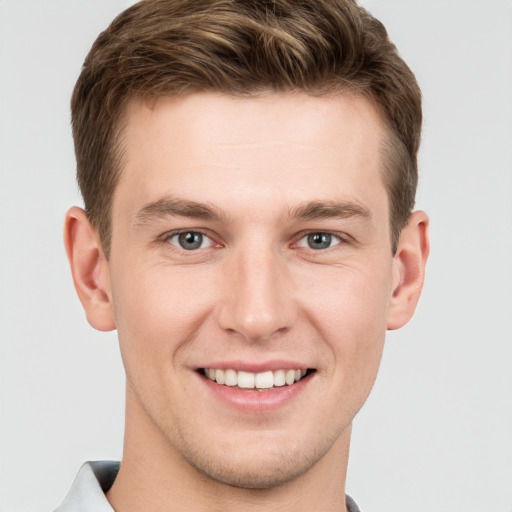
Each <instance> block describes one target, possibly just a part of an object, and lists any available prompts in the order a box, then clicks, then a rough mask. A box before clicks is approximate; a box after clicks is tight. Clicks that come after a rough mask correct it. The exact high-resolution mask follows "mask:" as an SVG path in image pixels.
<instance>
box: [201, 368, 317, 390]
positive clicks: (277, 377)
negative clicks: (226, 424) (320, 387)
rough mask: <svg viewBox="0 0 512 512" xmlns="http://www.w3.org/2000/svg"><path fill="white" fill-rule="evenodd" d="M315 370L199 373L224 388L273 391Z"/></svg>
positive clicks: (212, 370)
mask: <svg viewBox="0 0 512 512" xmlns="http://www.w3.org/2000/svg"><path fill="white" fill-rule="evenodd" d="M314 371H315V370H314V369H311V368H308V369H307V370H304V369H278V370H273V371H272V370H268V371H264V372H259V373H253V372H247V371H242V370H235V369H232V368H227V369H220V368H200V369H199V373H200V374H202V375H203V376H204V377H206V378H207V379H209V380H211V381H213V382H216V383H217V384H220V385H222V386H227V387H230V388H235V389H241V390H254V391H271V390H273V389H277V388H282V387H283V386H292V385H293V384H296V383H297V382H299V381H301V380H302V379H304V378H305V377H307V376H309V375H310V374H311V373H313V372H314Z"/></svg>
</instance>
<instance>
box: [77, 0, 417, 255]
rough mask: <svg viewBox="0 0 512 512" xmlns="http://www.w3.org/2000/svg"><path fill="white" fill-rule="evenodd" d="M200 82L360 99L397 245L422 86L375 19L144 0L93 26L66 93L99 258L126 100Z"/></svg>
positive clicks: (254, 5)
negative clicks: (371, 123)
mask: <svg viewBox="0 0 512 512" xmlns="http://www.w3.org/2000/svg"><path fill="white" fill-rule="evenodd" d="M202 91H218V92H223V93H228V94H233V95H242V96H253V95H257V94H263V93H268V92H285V91H303V92H306V93H310V94H315V95H323V94H331V93H336V92H345V91H348V92H352V93H356V94H362V95H364V96H366V97H368V98H370V99H371V100H372V101H373V102H374V104H375V105H376V106H377V108H378V109H379V111H380V113H381V115H382V117H383V119H384V121H385V123H386V125H387V128H388V136H387V140H386V141H384V155H385V156H384V165H383V167H384V168H383V177H384V183H385V185H386V188H387V192H388V196H389V203H390V225H391V233H392V240H391V243H392V247H393V251H395V250H396V245H397V242H398V238H399V235H400V232H401V230H402V228H403V227H404V225H405V224H406V223H407V220H408V218H409V215H410V213H411V211H412V208H413V206H414V198H415V194H416V186H417V180H418V178H417V175H418V171H417V152H418V147H419V142H420V133H421V120H422V114H421V93H420V90H419V87H418V84H417V83H416V80H415V78H414V75H413V74H412V72H411V70H410V69H409V67H408V66H407V65H406V64H405V62H404V61H403V60H402V58H401V57H400V56H399V55H398V52H397V50H396V48H395V46H394V45H393V43H391V41H390V40H389V38H388V35H387V32H386V29H385V28H384V26H383V25H382V23H380V21H378V20H377V19H375V18H374V17H372V16H371V15H370V14H369V13H368V12H367V11H366V10H365V9H363V8H361V7H359V6H358V5H357V4H356V3H355V1H353V0H310V1H307V0H254V1H249V0H143V1H141V2H139V3H137V4H135V5H134V6H132V7H130V8H129V9H127V10H126V11H124V12H123V13H121V14H120V15H119V16H118V17H117V18H116V19H115V20H114V21H113V22H112V23H111V25H110V26H109V27H108V28H107V29H106V30H105V31H104V32H102V33H101V34H100V35H99V37H98V38H97V40H96V41H95V43H94V44H93V46H92V48H91V50H90V52H89V54H88V55H87V58H86V59H85V62H84V65H83V68H82V72H81V74H80V77H79V78H78V81H77V83H76V86H75V89H74V91H73V96H72V100H71V112H72V127H73V137H74V141H75V152H76V159H77V176H78V183H79V185H80V189H81V192H82V195H83V198H84V203H85V209H86V212H87V214H88V216H89V218H90V220H91V222H92V224H93V225H94V226H95V227H96V229H98V232H99V235H100V238H101V240H102V245H103V248H104V251H105V254H106V255H107V257H108V254H109V249H110V243H111V220H110V218H111V203H112V197H113V193H114V190H115V187H116V184H117V182H118V179H119V172H120V167H121V159H122V144H121V143H120V139H121V138H120V134H121V132H122V119H123V114H124V112H125V109H126V104H127V102H128V101H129V100H131V99H133V98H140V99H149V98H155V97H160V96H166V95H180V94H186V93H192V92H202Z"/></svg>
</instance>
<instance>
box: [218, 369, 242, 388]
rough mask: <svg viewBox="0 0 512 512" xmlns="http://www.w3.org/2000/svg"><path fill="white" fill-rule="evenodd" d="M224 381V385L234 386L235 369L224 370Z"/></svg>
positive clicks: (235, 381)
mask: <svg viewBox="0 0 512 512" xmlns="http://www.w3.org/2000/svg"><path fill="white" fill-rule="evenodd" d="M217 371H218V370H217ZM224 383H225V384H226V386H236V385H237V384H238V375H237V374H236V371H235V370H226V371H225V372H224Z"/></svg>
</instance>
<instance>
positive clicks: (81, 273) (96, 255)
mask: <svg viewBox="0 0 512 512" xmlns="http://www.w3.org/2000/svg"><path fill="white" fill-rule="evenodd" d="M64 245H65V246H66V253H67V255H68V260H69V265H70V266H71V274H72V275H73V282H74V283H75V289H76V292H77V293H78V298H79V299H80V302H81V303H82V306H83V308H84V311H85V315H86V317H87V321H88V322H89V323H90V324H91V325H92V326H93V327H94V328H95V329H98V330H99V331H111V330H113V329H115V328H116V324H115V321H114V314H113V308H112V299H111V293H110V280H109V268H108V262H107V259H106V258H105V255H104V253H103V249H102V247H101V242H100V239H99V236H98V233H97V232H96V230H95V229H94V227H93V226H92V224H91V223H90V221H89V219H88V217H87V214H86V213H85V212H84V211H83V210H82V209H81V208H77V207H76V206H75V207H73V208H71V209H70V210H69V211H68V213H67V214H66V220H65V223H64Z"/></svg>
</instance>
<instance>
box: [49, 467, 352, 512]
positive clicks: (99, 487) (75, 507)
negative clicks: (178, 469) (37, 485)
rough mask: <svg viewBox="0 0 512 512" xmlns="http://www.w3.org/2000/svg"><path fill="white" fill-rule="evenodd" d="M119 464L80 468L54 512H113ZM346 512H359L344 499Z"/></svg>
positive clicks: (348, 499)
mask: <svg viewBox="0 0 512 512" xmlns="http://www.w3.org/2000/svg"><path fill="white" fill-rule="evenodd" d="M119 466H120V463H119V462H115V461H112V460H98V461H93V462H86V463H85V464H83V466H82V467H81V468H80V471H79V472H78V475H77V477H76V478H75V481H74V482H73V485H72V486H71V489H70V490H69V492H68V494H67V495H66V497H65V498H64V501H63V502H62V503H61V505H60V506H59V507H57V508H56V509H55V511H54V512H114V509H113V508H112V507H111V506H110V503H109V502H108V500H107V498H106V497H105V492H107V491H108V490H109V489H110V488H111V487H112V484H113V483H114V480H115V479H116V476H117V472H118V471H119ZM346 503H347V510H348V512H360V510H359V508H358V506H357V505H356V503H355V501H354V500H353V499H352V498H351V497H350V496H347V497H346Z"/></svg>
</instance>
